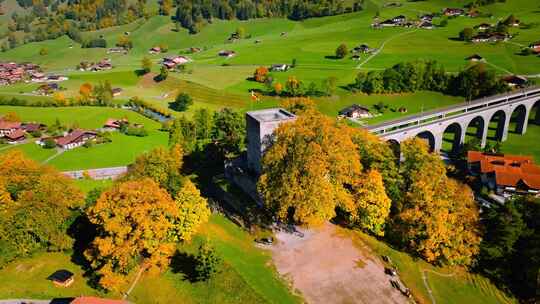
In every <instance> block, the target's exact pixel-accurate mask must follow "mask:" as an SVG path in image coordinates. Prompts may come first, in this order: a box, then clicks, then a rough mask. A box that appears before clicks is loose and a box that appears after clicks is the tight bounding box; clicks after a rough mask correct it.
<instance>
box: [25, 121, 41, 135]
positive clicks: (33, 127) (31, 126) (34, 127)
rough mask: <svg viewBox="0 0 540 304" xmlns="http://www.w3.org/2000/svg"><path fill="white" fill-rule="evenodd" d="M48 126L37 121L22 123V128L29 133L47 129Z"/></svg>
mask: <svg viewBox="0 0 540 304" xmlns="http://www.w3.org/2000/svg"><path fill="white" fill-rule="evenodd" d="M46 127H47V126H46V125H44V124H40V123H35V122H27V123H22V125H21V129H23V130H24V131H26V132H27V133H32V132H38V131H42V130H45V128H46Z"/></svg>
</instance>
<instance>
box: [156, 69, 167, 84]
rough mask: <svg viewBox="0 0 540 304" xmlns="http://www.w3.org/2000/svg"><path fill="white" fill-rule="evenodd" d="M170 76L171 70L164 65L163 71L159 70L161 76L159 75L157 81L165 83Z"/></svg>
mask: <svg viewBox="0 0 540 304" xmlns="http://www.w3.org/2000/svg"><path fill="white" fill-rule="evenodd" d="M168 76H169V69H168V68H167V67H166V66H164V65H162V66H161V69H160V70H159V75H158V77H157V79H158V80H159V81H163V80H165V79H167V77H168Z"/></svg>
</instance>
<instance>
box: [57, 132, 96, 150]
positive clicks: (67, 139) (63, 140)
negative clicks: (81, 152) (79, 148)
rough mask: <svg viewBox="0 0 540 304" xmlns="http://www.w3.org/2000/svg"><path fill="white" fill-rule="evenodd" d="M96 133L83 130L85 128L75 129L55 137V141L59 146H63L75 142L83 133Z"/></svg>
mask: <svg viewBox="0 0 540 304" xmlns="http://www.w3.org/2000/svg"><path fill="white" fill-rule="evenodd" d="M86 134H88V135H96V132H92V131H85V130H75V131H73V132H71V133H69V134H68V135H66V136H64V137H60V138H57V139H56V143H57V144H58V145H60V146H65V145H68V144H71V143H74V142H77V141H78V140H79V139H80V138H81V137H82V136H83V135H86Z"/></svg>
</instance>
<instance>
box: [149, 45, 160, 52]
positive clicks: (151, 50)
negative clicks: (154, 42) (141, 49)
mask: <svg viewBox="0 0 540 304" xmlns="http://www.w3.org/2000/svg"><path fill="white" fill-rule="evenodd" d="M159 53H161V48H160V47H159V46H154V47H152V48H150V49H149V50H148V54H159Z"/></svg>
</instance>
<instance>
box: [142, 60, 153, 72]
mask: <svg viewBox="0 0 540 304" xmlns="http://www.w3.org/2000/svg"><path fill="white" fill-rule="evenodd" d="M141 70H142V71H143V73H144V74H148V73H150V71H151V70H152V61H151V60H150V58H148V57H144V58H143V59H142V60H141Z"/></svg>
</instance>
